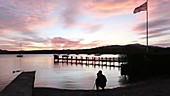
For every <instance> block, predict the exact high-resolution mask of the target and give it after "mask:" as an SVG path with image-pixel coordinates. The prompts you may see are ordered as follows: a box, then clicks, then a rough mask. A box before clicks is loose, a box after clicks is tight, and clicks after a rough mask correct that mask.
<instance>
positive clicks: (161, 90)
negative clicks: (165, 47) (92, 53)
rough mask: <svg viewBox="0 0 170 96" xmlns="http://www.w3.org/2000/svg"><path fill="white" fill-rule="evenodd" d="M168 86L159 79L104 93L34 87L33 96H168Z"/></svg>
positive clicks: (166, 81)
mask: <svg viewBox="0 0 170 96" xmlns="http://www.w3.org/2000/svg"><path fill="white" fill-rule="evenodd" d="M169 84H170V78H165V77H163V78H162V77H161V78H152V79H149V80H145V81H141V82H138V83H134V84H132V85H129V86H126V87H117V88H114V89H106V90H105V91H97V90H67V89H56V88H48V87H35V88H34V96H169V95H170V91H169V90H170V85H169Z"/></svg>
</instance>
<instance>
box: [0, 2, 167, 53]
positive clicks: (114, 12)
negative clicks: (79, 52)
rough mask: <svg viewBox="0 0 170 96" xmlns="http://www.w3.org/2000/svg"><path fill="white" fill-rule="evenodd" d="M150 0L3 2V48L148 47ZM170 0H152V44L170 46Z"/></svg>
mask: <svg viewBox="0 0 170 96" xmlns="http://www.w3.org/2000/svg"><path fill="white" fill-rule="evenodd" d="M144 2H146V0H0V42H1V43H0V49H2V50H20V47H19V45H20V43H22V49H23V50H51V49H80V48H81V49H82V48H92V47H97V46H105V45H126V44H134V43H140V44H143V45H145V44H146V38H145V37H146V36H145V33H146V31H145V26H146V25H145V23H146V18H145V17H146V11H142V12H139V13H137V14H133V10H134V9H135V8H136V7H138V6H140V5H141V4H143V3H144ZM169 10H170V0H149V45H154V46H161V47H170V26H169V25H170V11H169Z"/></svg>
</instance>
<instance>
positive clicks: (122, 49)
mask: <svg viewBox="0 0 170 96" xmlns="http://www.w3.org/2000/svg"><path fill="white" fill-rule="evenodd" d="M149 52H150V53H152V54H170V47H168V48H162V47H158V46H149ZM18 53H19V51H6V50H0V54H18ZM22 53H23V54H96V53H100V54H139V53H146V46H145V45H141V44H129V45H109V46H100V47H96V48H91V49H77V50H69V49H68V50H33V51H22Z"/></svg>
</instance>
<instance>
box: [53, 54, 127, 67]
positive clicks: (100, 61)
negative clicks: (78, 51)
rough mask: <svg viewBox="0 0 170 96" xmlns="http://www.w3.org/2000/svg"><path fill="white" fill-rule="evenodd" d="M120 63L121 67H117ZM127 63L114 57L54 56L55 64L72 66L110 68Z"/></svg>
mask: <svg viewBox="0 0 170 96" xmlns="http://www.w3.org/2000/svg"><path fill="white" fill-rule="evenodd" d="M115 62H118V63H119V65H115ZM122 62H125V60H124V59H123V58H114V57H95V56H94V57H83V56H68V55H63V56H61V57H60V56H59V55H54V63H67V64H68V63H70V64H81V65H83V64H85V65H93V66H108V67H120V66H121V63H122Z"/></svg>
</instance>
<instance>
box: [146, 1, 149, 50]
mask: <svg viewBox="0 0 170 96" xmlns="http://www.w3.org/2000/svg"><path fill="white" fill-rule="evenodd" d="M146 2H147V8H146V9H147V10H146V52H147V53H148V52H149V46H148V45H149V42H148V33H149V31H148V28H149V27H148V25H149V23H148V15H149V12H148V0H147V1H146Z"/></svg>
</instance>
